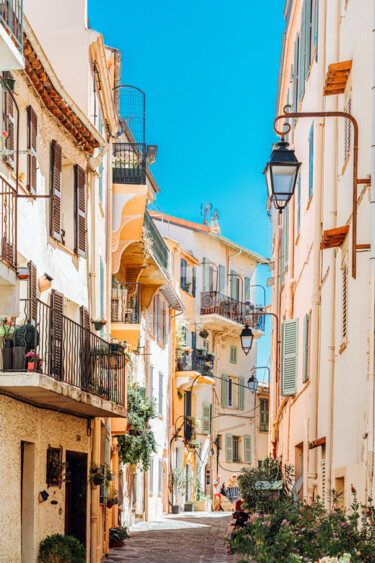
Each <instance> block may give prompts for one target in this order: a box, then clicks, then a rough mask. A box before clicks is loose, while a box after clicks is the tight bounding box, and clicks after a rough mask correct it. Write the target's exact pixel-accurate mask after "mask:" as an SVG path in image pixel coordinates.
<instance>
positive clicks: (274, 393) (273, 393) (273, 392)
mask: <svg viewBox="0 0 375 563" xmlns="http://www.w3.org/2000/svg"><path fill="white" fill-rule="evenodd" d="M276 215H277V223H279V222H280V218H279V214H278V213H277V214H276ZM281 232H282V226H281V225H280V224H278V225H277V227H276V234H275V251H274V256H275V276H274V280H275V286H274V291H273V296H274V299H272V302H273V303H274V311H273V312H274V313H275V314H276V315H278V316H279V324H280V323H281V317H280V291H279V288H278V285H277V284H279V276H280V260H279V256H280V242H281ZM278 338H279V335H278V334H277V333H276V331H274V337H273V338H271V346H272V343H273V345H274V346H275V345H276V346H278V345H279V344H278ZM273 364H274V368H273V369H272V370H271V375H272V384H271V383H270V400H271V420H270V428H271V443H270V447H272V446H274V444H275V442H276V430H277V424H278V422H277V403H278V401H277V398H278V388H277V385H278V382H277V366H276V354H275V353H274V354H273ZM272 449H273V448H272ZM271 453H272V451H271Z"/></svg>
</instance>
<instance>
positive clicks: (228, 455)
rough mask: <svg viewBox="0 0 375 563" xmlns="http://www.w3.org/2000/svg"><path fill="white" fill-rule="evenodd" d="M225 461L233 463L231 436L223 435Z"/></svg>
mask: <svg viewBox="0 0 375 563" xmlns="http://www.w3.org/2000/svg"><path fill="white" fill-rule="evenodd" d="M225 461H226V462H228V463H232V462H233V436H232V434H225Z"/></svg>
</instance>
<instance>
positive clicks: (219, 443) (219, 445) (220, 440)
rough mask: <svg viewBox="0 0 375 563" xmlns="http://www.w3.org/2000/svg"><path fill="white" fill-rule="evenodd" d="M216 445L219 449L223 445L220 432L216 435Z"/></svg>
mask: <svg viewBox="0 0 375 563" xmlns="http://www.w3.org/2000/svg"><path fill="white" fill-rule="evenodd" d="M217 447H218V449H219V450H221V449H222V447H223V437H222V435H221V434H218V435H217Z"/></svg>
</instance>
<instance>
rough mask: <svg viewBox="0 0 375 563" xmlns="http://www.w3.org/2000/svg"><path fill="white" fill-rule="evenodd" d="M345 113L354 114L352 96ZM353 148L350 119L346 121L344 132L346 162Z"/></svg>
mask: <svg viewBox="0 0 375 563" xmlns="http://www.w3.org/2000/svg"><path fill="white" fill-rule="evenodd" d="M345 112H346V113H350V114H351V113H352V95H351V94H350V95H349V97H348V99H347V101H346V104H345ZM351 148H352V124H351V121H350V120H349V119H345V132H344V161H346V160H347V158H349V155H350V151H351Z"/></svg>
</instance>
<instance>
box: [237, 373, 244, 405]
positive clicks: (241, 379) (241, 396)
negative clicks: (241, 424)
mask: <svg viewBox="0 0 375 563" xmlns="http://www.w3.org/2000/svg"><path fill="white" fill-rule="evenodd" d="M244 408H245V378H244V377H239V378H238V409H239V410H240V411H243V410H244Z"/></svg>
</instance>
